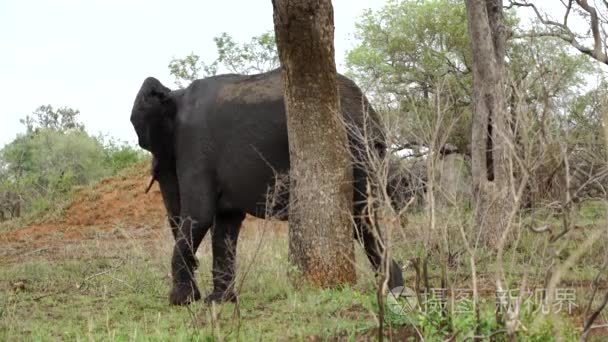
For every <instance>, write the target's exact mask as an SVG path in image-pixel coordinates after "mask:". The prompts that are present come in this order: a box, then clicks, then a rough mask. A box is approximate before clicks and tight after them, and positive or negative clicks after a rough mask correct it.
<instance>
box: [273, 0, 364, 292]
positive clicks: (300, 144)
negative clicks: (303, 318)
mask: <svg viewBox="0 0 608 342" xmlns="http://www.w3.org/2000/svg"><path fill="white" fill-rule="evenodd" d="M272 3H273V9H274V26H275V35H276V40H277V47H278V51H279V57H280V60H281V65H282V69H283V80H284V82H285V105H286V110H287V132H288V136H289V154H290V205H289V258H290V261H291V262H292V263H293V264H295V266H296V267H297V268H298V269H299V270H300V271H301V272H302V275H303V276H304V277H305V278H306V279H307V280H309V281H310V282H312V283H313V284H316V285H319V286H324V287H327V286H330V287H331V286H336V285H341V284H345V283H353V282H354V281H355V279H356V274H355V269H354V263H353V261H354V246H353V230H352V229H353V228H352V227H353V225H352V220H351V210H352V199H353V189H352V180H353V171H352V165H351V161H350V160H351V159H350V155H349V150H348V145H347V136H346V130H345V127H344V124H343V123H342V119H341V114H340V101H339V96H338V88H337V83H336V79H337V74H336V65H335V60H334V46H333V40H334V26H333V8H332V4H331V0H273V2H272Z"/></svg>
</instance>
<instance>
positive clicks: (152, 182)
mask: <svg viewBox="0 0 608 342" xmlns="http://www.w3.org/2000/svg"><path fill="white" fill-rule="evenodd" d="M155 180H156V177H154V176H152V177H150V183H148V187H147V188H146V194H147V193H148V191H150V188H152V185H153V184H154V181H155Z"/></svg>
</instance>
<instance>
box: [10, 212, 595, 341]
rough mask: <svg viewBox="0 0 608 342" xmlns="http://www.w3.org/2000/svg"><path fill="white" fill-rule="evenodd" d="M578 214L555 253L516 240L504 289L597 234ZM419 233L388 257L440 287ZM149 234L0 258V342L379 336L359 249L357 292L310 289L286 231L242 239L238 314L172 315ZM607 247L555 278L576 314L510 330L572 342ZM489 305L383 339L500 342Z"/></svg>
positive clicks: (460, 282) (166, 247)
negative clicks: (299, 276)
mask: <svg viewBox="0 0 608 342" xmlns="http://www.w3.org/2000/svg"><path fill="white" fill-rule="evenodd" d="M577 215H578V216H577V217H579V218H578V219H577V220H578V221H577V222H579V221H580V222H581V225H582V223H583V222H584V224H585V227H586V228H584V229H576V230H575V231H573V232H571V233H569V235H568V237H567V238H566V239H564V240H563V242H559V243H558V244H557V245H556V246H552V247H551V246H549V244H548V242H547V239H548V238H547V236H546V235H543V234H535V233H531V232H530V231H529V230H526V229H522V230H521V231H520V232H519V235H518V236H514V237H513V239H512V241H513V242H512V243H510V244H509V246H508V248H507V249H506V251H505V258H504V260H505V263H504V269H505V270H506V276H507V278H508V284H507V286H509V288H517V287H518V286H519V285H520V284H521V282H522V279H523V278H524V276H525V277H526V279H527V282H528V284H541V285H542V281H543V279H544V276H545V274H546V271H547V267H548V265H549V263H550V262H551V260H552V259H551V255H553V254H552V253H555V251H557V253H558V255H559V258H558V260H559V261H563V260H565V259H566V258H567V257H568V255H570V253H572V252H573V250H575V249H576V248H577V247H578V246H579V245H580V244H581V243H582V242H583V241H584V240H585V239H586V238H587V237H588V236H589V234H590V231H592V230H593V229H597V228H598V227H604V226H605V215H604V213H603V207H602V206H598V205H596V204H592V205H591V206H589V207H586V206H584V207H583V208H581V209H580V211H578V213H577ZM457 221H458V220H455V219H454V218H453V216H452V217H451V219H448V220H441V219H439V220H438V222H439V223H438V224H439V225H440V224H447V225H448V230H449V231H453V230H454V229H456V228H455V227H454V225H455V224H457ZM577 224H578V223H577ZM117 229H118V228H117ZM121 229H125V230H128V227H124V228H121ZM424 229H427V225H426V223H425V216H424V214H423V213H421V214H417V215H414V216H411V217H410V218H409V223H408V224H407V226H406V227H405V228H404V232H403V235H399V234H395V240H396V241H395V243H396V245H395V247H394V254H395V255H396V256H397V259H398V260H401V261H408V260H413V259H414V258H420V257H422V256H424V255H425V254H428V258H429V263H428V264H429V270H428V273H429V281H430V286H431V287H440V286H441V283H440V278H441V277H440V274H441V267H440V265H441V262H440V261H441V257H440V256H438V253H437V252H436V250H435V249H434V248H425V247H424V244H423V242H422V238H421V237H420V236H421V235H420V234H422V233H421V232H423V230H424ZM435 233H436V232H433V234H435ZM155 234H156V236H154V234H152V235H153V236H151V237H150V236H147V237H146V238H141V239H133V238H127V239H116V238H115V237H114V238H111V236H106V235H103V234H101V235H100V236H99V237H97V238H96V239H94V240H85V241H79V242H70V241H61V240H57V241H55V242H54V243H53V244H50V245H49V246H47V247H48V248H47V249H45V250H43V251H42V252H39V253H33V254H28V255H27V257H26V258H23V259H19V258H12V259H11V260H10V261H7V262H3V261H0V340H2V341H11V340H57V339H63V340H118V341H123V340H124V341H127V340H129V341H130V340H153V341H155V340H158V341H161V340H162V341H164V340H176V341H191V340H195V341H200V340H204V341H207V340H243V341H249V340H306V341H308V340H335V339H338V340H370V339H375V336H376V334H377V332H376V330H375V329H377V327H378V316H377V315H378V303H377V302H376V293H375V278H374V276H373V273H372V272H371V270H370V267H369V265H368V262H367V260H366V258H365V256H364V255H363V254H362V251H361V249H360V248H357V270H358V279H359V281H358V283H357V284H356V285H353V286H352V287H347V288H343V289H325V290H322V289H315V288H311V287H309V286H307V285H305V284H295V285H294V284H293V283H292V282H290V281H289V280H288V278H287V274H288V269H289V267H290V266H289V264H288V262H287V237H286V235H285V234H280V233H272V232H270V231H268V230H264V227H258V229H257V230H248V231H246V232H245V234H243V236H242V237H241V240H240V242H239V252H238V269H239V279H238V281H237V287H238V292H239V294H240V302H239V304H238V306H237V305H235V304H224V305H216V306H209V305H206V304H204V303H202V302H197V303H195V304H193V305H191V306H189V307H174V306H170V305H169V304H168V299H167V294H168V291H169V289H170V286H171V280H170V278H169V276H168V274H169V256H170V251H171V247H172V246H171V241H172V237H171V236H170V233H169V232H168V231H163V232H156V233H155ZM127 235H128V234H127ZM459 237H460V235H459V234H457V233H453V234H450V237H449V241H450V244H451V247H450V248H451V249H452V251H454V255H455V256H454V257H453V260H452V262H451V263H450V265H449V267H448V285H449V286H451V287H454V288H467V289H470V288H471V287H470V284H471V279H470V274H471V270H470V264H469V262H468V260H469V259H468V256H467V254H466V253H464V252H462V251H461V250H462V241H459ZM432 241H439V240H438V239H436V238H433V239H432ZM208 244H209V242H208V239H206V240H205V242H204V243H203V246H201V252H200V253H199V256H198V257H199V260H200V262H201V265H200V268H199V271H198V273H197V278H198V284H199V288H200V289H201V291H202V292H203V293H204V292H206V291H208V290H210V286H211V279H210V271H209V270H210V262H211V255H210V254H211V253H210V246H209V245H208ZM603 246H604V245H603V244H601V243H596V244H594V245H593V248H592V249H591V250H589V251H588V253H586V255H585V256H584V257H583V259H581V262H578V263H577V264H576V267H573V268H572V269H570V270H568V272H567V273H566V274H565V275H564V277H563V279H564V280H565V281H578V282H581V283H582V284H580V285H576V286H578V290H580V292H577V293H578V297H577V305H578V306H579V309H578V311H577V312H575V313H574V314H573V315H568V314H554V315H540V314H537V313H536V314H533V313H528V314H522V316H521V318H520V320H521V322H520V323H521V326H520V327H519V328H518V333H517V334H518V337H519V338H520V339H521V340H532V341H534V340H535V341H550V340H557V339H558V338H562V340H565V341H571V340H572V341H573V340H577V339H578V335H579V333H580V320H581V317H580V314H581V308H582V307H583V305H584V304H586V296H587V295H588V294H589V292H590V287H589V286H590V281H591V279H593V277H594V276H595V275H596V274H597V271H598V269H599V266H598V265H600V264H601V260H602V258H603V255H604V253H605V252H603V251H604V247H603ZM24 247H26V246H24ZM459 251H460V252H459ZM26 252H27V250H24V253H26ZM477 253H478V255H477V256H476V258H477V260H478V264H477V267H478V270H477V271H478V276H479V286H480V288H481V289H484V288H485V289H487V288H492V286H494V281H493V279H494V278H493V276H494V275H495V274H496V271H497V267H498V265H497V264H496V262H495V260H496V259H495V257H494V253H495V251H492V250H485V249H481V248H480V249H479V250H478V251H477ZM562 254H563V256H562ZM405 276H406V285H407V286H408V287H410V288H414V286H415V285H414V284H415V277H416V275H415V272H414V271H413V269H412V267H408V268H406V272H405ZM566 286H570V285H564V287H566ZM573 286H575V285H573ZM494 301H495V297H494V295H493V294H491V293H483V294H482V303H481V305H480V320H479V322H480V324H481V325H479V326H477V322H478V321H477V319H476V318H475V315H474V313H473V312H468V313H458V314H456V313H453V314H448V315H441V314H437V313H429V312H424V311H415V312H414V313H408V314H402V313H395V312H392V311H390V310H387V313H386V316H385V323H386V325H385V326H390V327H391V329H392V331H389V329H388V328H387V329H386V330H385V331H384V333H385V335H386V336H392V338H393V339H394V340H403V339H416V338H417V336H422V337H424V338H425V339H426V340H429V341H435V340H443V339H446V338H449V337H451V336H454V335H456V340H464V339H466V338H467V337H472V336H473V335H475V334H481V335H482V336H488V335H490V334H493V333H496V334H495V335H494V338H495V339H496V340H505V339H506V336H505V335H504V334H503V333H500V329H501V328H500V327H499V325H498V324H497V323H496V315H495V312H494V308H495V306H494ZM598 340H602V339H601V338H599V339H598Z"/></svg>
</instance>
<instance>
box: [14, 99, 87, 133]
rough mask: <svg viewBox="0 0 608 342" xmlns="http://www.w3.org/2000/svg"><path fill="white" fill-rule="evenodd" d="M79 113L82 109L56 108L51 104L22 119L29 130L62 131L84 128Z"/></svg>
mask: <svg viewBox="0 0 608 342" xmlns="http://www.w3.org/2000/svg"><path fill="white" fill-rule="evenodd" d="M79 114H80V111H79V110H77V109H73V108H69V107H61V108H57V109H56V110H55V109H54V108H53V106H51V105H43V106H40V107H38V108H36V110H34V112H33V113H32V115H27V116H26V117H25V119H21V120H20V121H21V123H22V124H24V125H25V127H26V128H27V131H28V132H31V131H35V130H37V129H46V128H48V129H53V130H56V131H61V132H65V131H69V130H84V125H83V124H82V123H80V122H78V115H79Z"/></svg>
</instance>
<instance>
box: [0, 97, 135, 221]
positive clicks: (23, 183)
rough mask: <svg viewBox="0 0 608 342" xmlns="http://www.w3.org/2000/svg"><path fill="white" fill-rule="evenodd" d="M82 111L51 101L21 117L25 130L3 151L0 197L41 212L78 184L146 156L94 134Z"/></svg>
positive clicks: (0, 156)
mask: <svg viewBox="0 0 608 342" xmlns="http://www.w3.org/2000/svg"><path fill="white" fill-rule="evenodd" d="M79 113H80V112H79V111H78V110H75V109H72V108H68V107H62V108H59V109H57V110H54V109H53V107H52V106H50V105H47V106H41V107H39V108H37V109H36V110H35V111H34V112H33V113H32V114H31V115H27V116H26V118H25V119H23V120H21V122H22V123H23V124H24V125H25V126H26V132H25V133H23V134H19V135H17V137H16V138H15V139H14V140H13V141H12V142H10V143H8V144H7V145H5V146H4V147H3V148H2V149H1V150H0V195H2V196H5V197H6V196H8V195H10V197H11V198H18V199H19V201H20V203H19V208H20V209H21V207H22V206H23V207H24V210H23V211H24V212H32V211H34V212H37V211H42V210H45V209H47V208H48V207H49V206H51V205H52V203H53V202H54V201H55V200H56V199H60V198H62V197H63V196H65V195H66V194H67V193H69V191H70V190H71V189H72V188H73V187H74V186H78V185H85V184H88V183H91V182H93V181H95V180H97V179H99V178H101V177H104V176H109V175H111V174H113V173H115V172H117V171H118V170H120V169H122V168H125V167H127V166H129V165H132V164H133V163H136V162H138V161H140V160H142V159H143V158H144V155H143V153H142V152H141V151H140V150H139V149H136V148H135V147H133V146H130V145H129V144H126V143H120V142H117V141H115V140H113V139H105V138H104V137H102V136H99V137H93V136H91V135H89V134H88V133H87V132H86V131H85V129H84V126H83V125H82V124H81V123H80V122H79V120H78V115H79Z"/></svg>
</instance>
